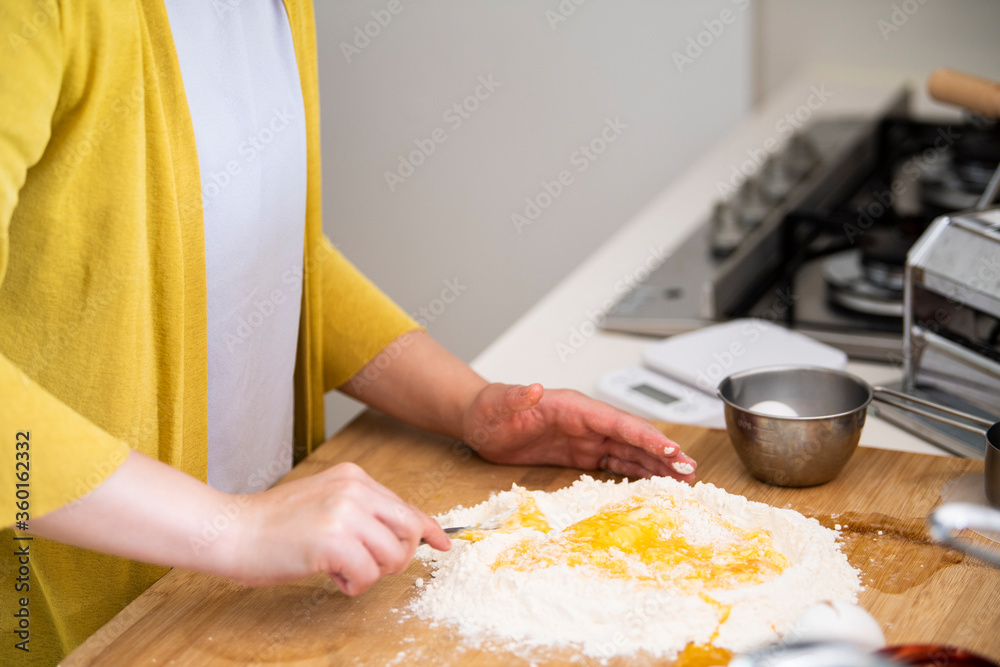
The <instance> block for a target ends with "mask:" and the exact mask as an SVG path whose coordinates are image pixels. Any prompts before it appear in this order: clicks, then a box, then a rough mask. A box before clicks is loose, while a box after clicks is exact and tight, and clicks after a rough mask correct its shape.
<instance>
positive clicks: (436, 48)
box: [316, 0, 752, 432]
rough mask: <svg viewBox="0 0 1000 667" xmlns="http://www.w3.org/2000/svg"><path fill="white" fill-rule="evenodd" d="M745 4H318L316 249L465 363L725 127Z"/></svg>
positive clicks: (481, 0)
mask: <svg viewBox="0 0 1000 667" xmlns="http://www.w3.org/2000/svg"><path fill="white" fill-rule="evenodd" d="M746 7H747V5H746V2H745V1H744V0H712V1H709V2H685V3H678V2H669V3H668V2H661V1H657V0H614V1H612V0H589V1H587V0H504V1H502V2H501V1H493V2H490V1H487V0H365V1H363V2H331V1H324V0H318V1H317V2H316V20H317V30H318V37H319V57H320V63H319V68H320V90H321V95H322V105H323V108H322V122H323V159H324V214H325V229H326V232H327V234H328V235H329V236H330V238H331V239H332V240H333V242H334V243H335V244H336V245H337V246H338V247H340V248H341V250H342V251H343V252H345V253H346V255H347V256H348V257H350V258H351V259H352V260H353V261H354V262H355V263H356V264H357V265H358V266H359V267H360V268H361V269H362V270H363V271H364V272H365V273H366V274H368V275H369V276H370V277H371V278H372V279H374V280H375V282H376V283H378V284H379V285H380V286H381V287H382V288H383V289H384V290H385V291H387V292H388V293H389V294H390V295H391V296H392V297H393V298H394V299H396V300H397V301H398V302H399V303H400V304H401V305H402V306H403V307H404V308H406V309H407V310H408V311H409V312H411V313H414V314H415V315H416V316H417V317H418V318H420V319H422V320H423V321H424V322H426V325H427V327H428V329H429V330H430V332H431V333H432V334H433V335H434V336H435V337H436V338H437V339H439V340H440V341H442V343H443V344H445V345H446V346H447V347H449V348H450V349H451V350H453V351H454V352H455V353H456V354H458V355H459V356H460V357H462V358H464V359H466V360H468V359H471V358H472V357H473V356H475V355H476V353H477V352H479V351H480V350H481V349H482V348H484V347H485V346H486V345H487V344H488V343H489V342H490V341H492V340H493V339H494V338H495V337H496V336H498V335H499V334H500V333H501V332H502V331H503V330H504V329H505V328H506V327H507V326H509V325H510V324H511V323H512V322H513V321H514V320H515V319H516V318H517V317H518V316H519V315H520V314H522V313H523V312H524V311H525V310H526V309H527V308H528V307H529V306H531V305H532V304H533V303H534V302H535V301H537V300H538V298H539V297H541V296H542V295H543V294H545V293H546V292H547V291H548V290H549V289H550V288H551V287H552V286H553V285H554V284H555V283H556V282H557V281H558V280H559V279H560V278H561V277H562V276H564V275H566V274H567V273H568V272H569V271H570V269H572V268H573V267H574V266H576V265H577V264H579V263H580V262H581V261H582V260H583V259H584V258H585V257H586V256H587V255H588V254H590V253H591V252H592V251H593V250H594V249H595V248H597V247H598V246H599V244H600V243H601V242H602V241H603V240H605V239H606V238H607V237H609V236H610V235H611V234H612V233H614V232H615V230H617V229H618V228H619V226H620V225H622V224H623V223H624V222H625V221H627V220H628V219H629V217H630V216H631V215H632V214H633V213H635V212H636V211H637V210H638V209H639V208H641V207H642V206H643V205H644V204H646V203H647V202H648V201H649V200H650V199H651V198H652V197H653V196H654V195H655V194H656V193H657V192H659V191H660V190H661V189H662V188H663V187H664V186H665V185H666V183H667V182H668V181H669V180H670V179H671V178H672V177H673V176H675V175H676V174H677V173H679V172H680V171H681V170H683V169H684V166H685V164H687V163H688V162H689V161H690V160H691V159H693V158H694V157H695V156H696V155H698V153H699V152H700V151H702V150H704V149H705V148H706V147H708V146H710V145H711V144H712V143H713V142H714V141H715V140H716V139H717V138H718V137H719V136H720V135H721V134H722V133H723V132H724V131H725V130H727V129H728V128H730V127H731V126H732V125H733V124H734V123H736V122H737V121H738V120H739V119H740V117H741V116H742V115H743V113H744V112H745V111H746V110H747V108H748V105H749V95H750V59H749V57H748V54H749V53H750V35H751V23H752V22H751V20H750V16H749V13H750V12H749V11H748V10H747V9H746ZM366 32H367V33H368V34H366ZM699 41H700V42H701V45H699V44H698V42H699ZM685 59H686V60H685ZM477 95H478V98H477V97H476V96H477ZM456 104H458V105H459V107H458V108H457V109H456V108H455V105H456ZM463 105H464V106H463ZM588 145H591V146H592V149H593V150H592V151H588V150H586V147H587V146H588ZM581 147H583V148H584V150H581ZM432 150H433V152H432ZM415 151H416V152H415ZM598 153H600V154H598ZM400 156H402V158H401V157H400ZM401 159H402V160H403V163H401ZM387 172H389V174H390V175H389V176H388V177H387ZM560 173H562V180H563V182H562V183H560V182H559V179H560ZM526 198H527V199H529V200H533V201H532V202H531V203H528V202H526ZM536 207H537V208H536ZM515 214H517V215H519V216H520V218H518V219H516V222H515V221H512V216H513V215H515ZM530 379H531V378H525V380H530ZM327 403H328V409H327V421H328V424H327V427H328V432H330V431H333V430H335V429H337V428H339V427H340V426H341V425H342V424H343V423H344V422H345V420H346V419H348V418H349V417H350V416H352V415H353V414H354V411H355V410H356V409H357V406H356V405H355V404H352V402H350V401H348V400H347V399H344V398H343V397H339V395H337V394H331V395H330V396H329V397H328V399H327Z"/></svg>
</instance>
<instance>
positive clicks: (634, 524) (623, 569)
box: [493, 496, 788, 593]
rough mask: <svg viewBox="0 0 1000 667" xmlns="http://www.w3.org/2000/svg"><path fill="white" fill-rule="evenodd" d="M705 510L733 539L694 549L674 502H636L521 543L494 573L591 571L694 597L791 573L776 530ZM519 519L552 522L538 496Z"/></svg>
mask: <svg viewBox="0 0 1000 667" xmlns="http://www.w3.org/2000/svg"><path fill="white" fill-rule="evenodd" d="M701 511H703V512H706V515H707V516H709V517H710V518H711V521H712V522H714V523H715V524H716V525H717V526H719V527H721V528H722V529H723V530H724V531H725V533H726V536H727V539H725V540H722V541H720V542H718V543H716V542H715V541H712V540H708V541H707V543H705V544H693V543H692V542H691V541H690V540H689V539H688V538H686V537H685V536H684V534H683V527H684V526H683V520H682V518H681V512H680V510H679V509H678V508H677V506H676V505H675V503H674V501H673V499H672V498H671V497H669V496H662V497H654V498H640V497H636V498H631V499H629V500H626V501H624V502H620V503H614V504H611V505H607V506H605V507H603V508H601V510H599V511H598V512H597V513H596V514H594V515H593V516H590V517H588V518H586V519H583V520H582V521H578V522H577V523H575V524H572V525H571V526H569V527H567V528H566V529H565V530H563V531H561V532H559V533H556V534H554V535H550V536H549V538H548V539H542V540H539V539H525V540H522V541H520V542H519V543H517V544H515V545H514V546H512V547H510V548H509V549H507V550H505V551H504V552H502V553H501V554H500V555H499V556H498V557H497V559H496V561H495V562H494V564H493V569H494V570H499V569H504V568H510V569H514V570H519V571H531V570H537V569H541V568H545V567H550V566H552V565H568V566H570V567H587V568H591V569H594V570H596V571H597V572H599V573H601V574H602V575H604V576H610V577H614V578H622V579H632V580H638V581H643V582H651V583H657V584H660V585H665V586H669V587H671V588H680V589H682V590H685V591H687V592H690V593H694V592H697V591H701V590H707V589H732V588H736V587H740V586H748V585H755V584H760V583H763V582H765V581H767V580H769V579H771V578H772V577H775V576H777V575H778V574H780V573H781V571H782V570H783V569H784V568H785V567H787V565H788V562H787V560H786V559H785V558H784V556H782V555H781V554H780V553H778V552H777V551H776V550H775V549H774V546H773V544H772V540H771V534H770V533H769V532H767V531H764V530H758V531H751V530H745V529H742V528H739V527H737V526H734V525H733V524H731V523H729V522H728V521H725V520H724V519H723V518H722V517H721V516H719V515H718V514H716V513H713V512H710V511H708V510H704V509H703V510H701ZM518 521H520V522H523V523H521V524H520V525H522V526H526V527H531V528H536V530H542V531H543V532H548V530H547V529H548V523H547V522H546V521H545V517H544V515H542V514H541V513H540V512H539V511H538V507H537V506H536V505H535V503H534V500H533V499H531V498H529V499H528V501H526V502H525V503H524V504H522V506H521V507H520V508H519V509H518V510H517V512H515V514H514V516H512V517H511V519H510V522H518ZM539 526H544V528H541V527H539Z"/></svg>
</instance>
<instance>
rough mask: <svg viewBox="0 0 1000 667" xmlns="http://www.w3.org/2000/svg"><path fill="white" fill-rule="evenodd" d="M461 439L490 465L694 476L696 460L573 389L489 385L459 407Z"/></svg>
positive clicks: (641, 422)
mask: <svg viewBox="0 0 1000 667" xmlns="http://www.w3.org/2000/svg"><path fill="white" fill-rule="evenodd" d="M462 426H463V434H464V439H465V442H467V443H468V444H469V445H470V446H472V448H473V449H475V450H476V451H477V452H478V453H479V455H480V456H482V457H483V458H485V459H487V460H490V461H494V462H496V463H507V464H519V465H555V466H566V467H572V468H583V469H601V470H610V471H611V472H614V473H617V474H619V475H626V476H628V477H650V476H653V475H660V476H670V477H674V478H676V479H679V480H682V481H685V482H693V481H694V478H695V475H694V470H695V467H696V465H697V464H696V463H695V461H694V459H691V458H690V457H688V456H686V455H685V454H684V453H683V452H681V448H680V447H679V446H678V445H677V443H675V442H673V441H672V440H670V439H669V438H667V437H666V436H665V435H663V434H662V433H660V432H659V431H658V430H657V429H656V428H655V427H654V426H653V425H652V424H650V423H649V422H647V421H644V420H642V419H640V418H638V417H636V416H634V415H630V414H629V413H627V412H624V411H622V410H619V409H617V408H614V407H612V406H610V405H608V404H606V403H602V402H600V401H595V400H593V399H591V398H588V397H587V396H585V395H583V394H581V393H580V392H577V391H571V390H567V389H553V390H545V389H543V388H542V385H540V384H533V385H530V386H522V385H508V384H499V383H494V384H490V385H487V386H486V387H484V388H483V389H482V390H481V391H480V392H479V393H478V394H477V395H476V397H475V399H473V401H472V403H471V404H470V405H469V407H468V408H467V409H466V410H465V414H464V415H463V419H462Z"/></svg>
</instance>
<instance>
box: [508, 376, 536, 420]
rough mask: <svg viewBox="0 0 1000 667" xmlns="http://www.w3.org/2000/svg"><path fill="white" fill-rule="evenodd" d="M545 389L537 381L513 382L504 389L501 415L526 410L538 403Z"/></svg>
mask: <svg viewBox="0 0 1000 667" xmlns="http://www.w3.org/2000/svg"><path fill="white" fill-rule="evenodd" d="M544 394H545V389H544V388H543V387H542V385H540V384H538V383H537V382H536V383H535V384H532V385H527V386H525V385H520V384H513V385H510V386H509V387H507V389H506V390H505V391H504V394H503V399H502V403H501V407H500V410H499V412H500V414H501V416H504V415H510V414H514V413H515V412H524V411H525V410H530V409H531V408H533V407H535V406H536V405H538V401H540V400H542V396H543V395H544Z"/></svg>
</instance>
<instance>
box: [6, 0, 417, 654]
mask: <svg viewBox="0 0 1000 667" xmlns="http://www.w3.org/2000/svg"><path fill="white" fill-rule="evenodd" d="M206 1H208V0H206ZM285 4H286V9H287V11H288V16H289V21H290V24H291V29H292V35H293V39H294V44H295V51H296V56H297V59H298V66H299V73H300V79H301V82H302V88H303V90H302V93H303V97H304V101H305V110H306V133H307V139H308V170H309V171H308V186H307V202H306V220H305V229H306V233H305V248H304V253H303V271H302V280H303V304H302V317H301V322H300V326H299V342H298V354H297V362H296V369H295V416H296V419H295V443H296V445H295V446H296V459H297V460H298V459H300V458H301V457H302V456H304V455H305V454H306V453H308V452H309V451H310V450H311V449H312V447H314V446H316V445H317V444H318V443H320V442H322V440H323V436H324V426H323V393H324V391H326V390H329V389H332V388H335V387H337V386H339V385H341V384H343V383H344V382H345V381H346V380H347V379H348V378H350V377H351V376H352V375H353V374H354V373H355V372H357V371H358V370H359V369H360V368H361V367H362V366H363V365H364V364H365V363H367V362H368V361H369V360H370V359H371V358H372V357H373V356H375V354H377V353H378V351H379V350H381V349H383V348H384V347H385V346H386V345H387V344H388V343H389V342H391V341H392V340H393V339H395V338H396V337H398V336H399V335H400V334H402V333H403V332H405V331H408V330H411V329H414V328H416V324H415V323H414V322H413V321H412V320H411V319H410V318H409V317H407V316H406V314H405V313H403V312H402V311H401V310H399V309H398V308H397V307H396V306H395V305H394V304H392V302H391V301H389V300H388V299H387V298H386V297H385V296H384V295H383V294H381V293H380V292H379V291H378V290H377V289H376V288H375V287H374V286H373V285H372V284H371V283H370V282H368V281H367V280H366V279H365V278H364V277H363V276H362V275H361V274H359V273H358V272H357V271H356V270H355V269H354V268H353V267H352V266H351V265H350V264H349V263H348V262H347V261H346V260H345V259H344V258H343V257H342V256H341V255H340V254H339V253H338V252H337V251H336V250H334V249H333V247H332V246H331V245H330V243H329V242H328V241H327V240H326V239H325V237H324V236H323V234H322V230H321V223H322V220H321V210H320V187H321V182H320V142H319V106H318V100H319V97H318V89H317V77H316V44H315V27H314V21H313V9H312V5H311V2H309V0H285ZM233 5H237V6H238V3H229V2H215V3H214V6H215V7H216V8H217V10H218V11H219V12H220V13H221V14H222V17H221V18H223V19H224V18H225V14H226V13H228V12H235V11H238V9H234V8H233ZM200 183H201V179H200V176H199V171H198V159H197V152H196V147H195V140H194V132H193V129H192V125H191V118H190V113H189V111H188V107H187V101H186V99H185V96H184V87H183V84H182V81H181V74H180V69H179V65H178V61H177V56H176V53H175V51H174V44H173V39H172V37H171V34H170V26H169V23H168V21H167V15H166V10H165V8H164V6H163V2H162V0H74V1H72V2H69V1H63V2H56V1H55V0H3V2H2V3H0V280H2V283H0V453H2V461H0V483H2V484H0V487H2V488H0V512H2V518H0V526H5V525H11V524H13V523H14V522H15V512H16V511H21V510H16V509H15V508H16V506H15V503H17V502H22V503H24V502H25V499H24V498H23V496H25V491H27V496H28V497H27V499H26V504H25V505H22V507H26V508H27V510H26V511H27V515H23V516H18V517H17V518H18V519H20V518H24V517H38V516H41V515H43V514H45V513H47V512H50V511H52V510H54V509H56V508H58V507H60V506H62V505H65V504H67V503H69V502H71V501H74V500H76V499H79V498H81V497H83V496H85V495H86V494H87V492H88V491H90V490H91V489H93V488H94V487H95V486H97V485H98V484H100V483H101V482H102V481H103V480H104V479H106V478H107V477H108V476H109V475H110V474H111V473H112V472H113V471H114V470H115V469H116V468H117V466H118V465H119V464H121V462H122V461H124V459H125V456H126V454H127V452H128V448H132V449H136V450H138V451H141V452H143V453H145V454H147V455H149V456H153V457H156V458H158V459H160V460H161V461H165V462H167V463H169V464H171V465H173V466H175V467H177V468H179V469H181V470H183V471H184V472H186V473H188V474H190V475H192V476H194V477H197V478H198V479H200V480H202V481H204V480H205V478H206V461H207V442H206V423H207V407H206V385H207V365H206V341H205V337H206V324H205V317H206V305H205V291H206V284H205V250H204V230H203V224H204V222H203V218H202V210H201V186H200ZM19 433H23V435H18V434H19ZM23 442H28V446H27V447H25V446H24V445H19V444H18V443H23ZM25 451H27V452H29V454H28V456H24V455H23V454H22V455H21V460H22V461H25V462H26V463H28V465H30V469H29V470H28V471H26V470H24V468H25V467H27V466H21V469H18V467H17V466H16V461H17V460H18V459H17V457H18V453H20V452H25ZM24 472H27V473H28V474H27V475H23V474H22V475H21V476H20V477H18V474H19V473H24ZM25 477H27V481H26V482H25V481H24V479H25ZM16 484H27V485H28V486H22V487H17V486H16ZM18 493H20V496H21V497H18V496H17V495H16V494H18ZM83 502H86V500H83ZM28 520H29V523H30V518H29V519H28ZM15 535H16V534H15V533H14V532H13V531H12V530H10V529H6V530H3V531H2V532H0V554H2V555H0V599H2V602H0V609H3V613H2V614H0V617H2V620H0V642H2V648H0V664H21V662H22V661H23V660H24V659H26V658H31V659H33V661H37V663H38V664H51V663H53V662H55V661H56V660H57V659H58V658H59V657H60V656H62V655H64V654H65V653H66V652H68V651H70V650H72V649H73V648H74V647H75V646H77V645H78V644H79V643H80V642H82V641H83V640H84V639H85V638H86V637H87V636H88V635H89V634H91V633H92V632H94V631H95V630H96V629H97V628H99V627H100V626H101V625H102V624H104V623H105V622H107V621H108V620H109V619H110V618H111V617H112V616H113V615H114V614H115V613H117V612H118V611H120V610H121V609H122V608H123V607H124V606H125V605H127V604H128V603H129V602H130V601H131V600H132V599H134V598H135V597H136V596H137V595H138V594H139V593H141V592H142V591H143V590H145V589H146V588H147V587H148V586H149V585H150V584H151V583H152V582H154V581H155V580H156V579H157V578H159V577H160V576H162V574H163V573H164V569H163V568H157V567H151V566H148V565H144V564H140V563H134V562H130V561H127V560H124V559H120V558H115V557H111V556H105V555H101V554H96V553H93V552H89V551H85V550H82V549H76V548H73V547H67V546H64V545H60V544H56V543H53V542H49V541H47V540H43V539H40V538H36V539H34V540H32V541H15V540H14V539H13V538H14V537H15ZM25 544H27V545H29V547H30V559H29V565H28V567H29V569H30V575H29V583H30V590H29V591H27V592H18V593H16V592H15V585H16V583H17V577H18V568H19V567H20V566H21V565H20V564H19V563H18V561H17V558H16V557H15V556H14V554H13V552H14V550H15V547H12V546H11V545H15V546H18V545H25ZM21 597H24V598H26V599H27V600H28V606H29V610H30V643H29V644H28V645H27V646H28V648H30V653H24V652H22V651H20V650H17V649H15V648H13V645H14V644H15V642H16V641H17V635H15V633H14V630H16V629H17V625H18V619H17V618H14V617H13V616H12V614H11V613H10V612H9V610H13V609H15V608H19V607H18V604H16V603H18V602H19V599H20V598H21Z"/></svg>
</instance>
